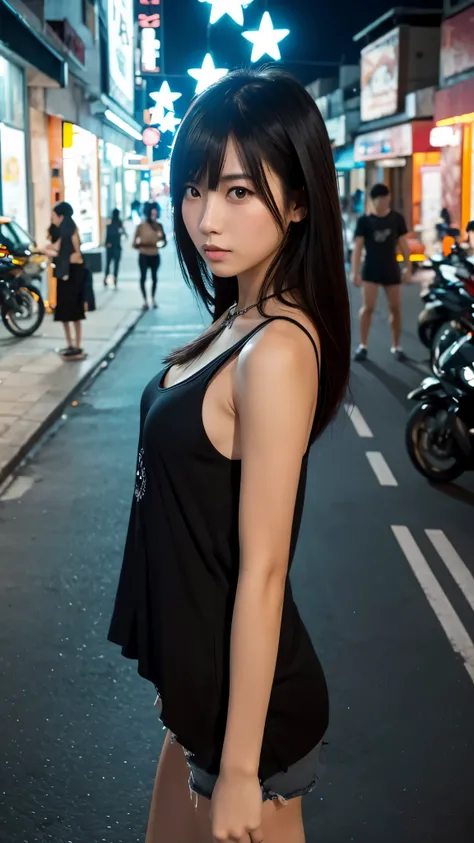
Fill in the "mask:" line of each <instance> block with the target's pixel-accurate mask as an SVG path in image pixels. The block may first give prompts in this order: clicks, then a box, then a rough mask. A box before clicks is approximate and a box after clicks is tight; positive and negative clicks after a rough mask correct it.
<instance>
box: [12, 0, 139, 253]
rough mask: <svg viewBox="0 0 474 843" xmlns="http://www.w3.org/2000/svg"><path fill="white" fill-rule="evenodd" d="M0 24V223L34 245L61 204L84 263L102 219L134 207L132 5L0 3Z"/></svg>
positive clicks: (113, 1) (95, 245)
mask: <svg viewBox="0 0 474 843" xmlns="http://www.w3.org/2000/svg"><path fill="white" fill-rule="evenodd" d="M0 24H1V26H0V121H1V123H2V125H4V126H5V130H3V129H2V139H1V144H0V155H1V162H2V163H1V167H2V180H1V183H2V189H1V197H0V213H4V214H8V215H9V216H13V217H15V218H16V219H17V220H18V222H21V224H22V225H23V226H24V227H25V228H28V230H29V231H30V232H31V233H32V234H33V236H34V237H35V239H36V241H37V242H38V243H43V242H44V240H45V236H46V229H47V227H48V225H49V220H50V215H51V208H52V206H53V205H54V204H55V203H56V202H58V201H60V200H62V199H66V200H67V201H68V202H70V203H71V205H72V206H73V208H74V214H75V219H76V221H77V224H78V228H79V232H80V236H81V241H82V247H83V249H84V251H85V252H89V253H90V255H91V260H92V261H93V255H94V254H96V255H99V250H100V245H101V243H102V235H103V227H104V222H105V219H106V218H107V216H108V215H109V214H110V211H111V210H112V208H114V207H118V208H119V210H120V212H121V213H122V214H125V215H126V214H127V213H128V212H129V210H130V204H131V201H132V200H133V198H135V182H134V184H133V185H131V184H130V179H128V180H127V178H126V175H125V166H124V164H125V157H126V155H127V153H129V152H132V151H133V150H134V147H135V144H136V143H137V142H138V141H139V140H140V139H141V126H140V125H139V124H137V123H136V122H135V48H136V44H135V23H134V2H133V0H68V3H67V4H66V3H64V2H63V0H8V2H7V0H0ZM2 80H3V84H2ZM14 150H15V154H13V153H14Z"/></svg>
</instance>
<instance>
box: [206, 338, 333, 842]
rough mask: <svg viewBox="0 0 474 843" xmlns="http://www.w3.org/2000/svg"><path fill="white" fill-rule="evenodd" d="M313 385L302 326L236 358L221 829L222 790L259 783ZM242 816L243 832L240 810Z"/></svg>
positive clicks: (222, 796)
mask: <svg viewBox="0 0 474 843" xmlns="http://www.w3.org/2000/svg"><path fill="white" fill-rule="evenodd" d="M317 388H318V372H317V365H316V357H315V353H314V349H313V347H312V345H311V343H310V342H309V340H308V338H307V337H306V336H305V334H304V333H303V332H302V331H300V330H299V329H298V328H297V327H296V326H294V325H290V324H289V323H282V322H274V323H273V324H272V325H270V326H269V327H267V328H266V329H265V331H264V332H261V333H260V334H259V335H258V337H257V338H256V339H255V340H252V341H250V343H249V345H248V346H247V347H246V348H245V349H244V350H243V352H242V353H241V355H240V357H239V360H238V363H237V367H236V374H235V389H234V403H235V411H236V413H237V416H238V421H239V429H240V438H241V458H242V476H241V497H240V513H239V537H240V571H239V579H238V586H237V595H236V600H235V606H234V613H233V620H232V635H231V654H230V698H229V708H228V717H227V727H226V734H225V741H224V748H223V753H222V759H221V768H220V778H219V787H218V789H217V792H216V796H215V798H214V799H213V820H214V822H215V825H213V830H214V831H216V830H222V822H225V823H226V822H227V816H228V814H229V810H230V809H229V801H228V800H229V799H230V797H229V794H230V793H231V792H232V791H235V788H237V789H239V790H242V792H243V793H249V787H248V786H247V785H246V783H247V784H248V783H250V782H255V781H257V785H258V778H257V777H258V769H259V763H260V754H261V748H262V740H263V732H264V727H265V721H266V717H267V710H268V704H269V699H270V693H271V689H272V684H273V678H274V673H275V664H276V658H277V652H278V644H279V638H280V625H281V616H282V607H283V598H284V592H285V584H286V579H287V573H288V557H289V550H290V542H291V531H292V524H293V516H294V508H295V501H296V493H297V489H298V483H299V478H300V472H301V462H302V458H303V455H304V452H305V450H306V448H307V444H308V440H309V434H310V430H311V426H312V420H313V416H314V410H315V405H316V396H317ZM253 792H254V790H252V793H253ZM250 801H251V800H250ZM260 801H261V795H260ZM233 804H235V802H234V801H233ZM242 816H243V815H242ZM243 822H244V827H245V830H246V831H250V828H249V827H248V824H247V825H245V823H246V820H245V818H244V819H243ZM224 830H228V829H224ZM252 839H253V838H252Z"/></svg>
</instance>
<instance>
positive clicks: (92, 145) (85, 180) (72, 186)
mask: <svg viewBox="0 0 474 843" xmlns="http://www.w3.org/2000/svg"><path fill="white" fill-rule="evenodd" d="M63 181H64V198H65V200H66V202H69V204H70V205H72V207H73V209H74V219H75V221H76V224H77V227H78V229H79V235H80V238H81V244H82V248H83V249H84V250H85V251H87V250H91V249H95V248H97V247H98V246H99V244H100V215H99V167H98V139H97V137H96V136H95V135H93V134H92V132H89V131H87V130H86V129H82V128H81V127H80V126H75V125H74V124H72V123H64V124H63Z"/></svg>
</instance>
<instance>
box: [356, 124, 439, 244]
mask: <svg viewBox="0 0 474 843" xmlns="http://www.w3.org/2000/svg"><path fill="white" fill-rule="evenodd" d="M433 127H434V124H433V123H432V122H431V121H428V120H425V121H421V120H420V121H415V122H413V123H402V124H401V125H398V126H391V127H388V128H386V129H378V130H377V131H375V132H367V133H366V134H363V135H359V137H358V138H356V141H355V159H356V161H360V162H363V163H364V164H365V169H366V184H367V190H368V191H370V188H371V187H373V185H374V184H376V183H377V182H383V183H384V184H386V185H387V187H388V188H389V190H390V192H391V194H392V198H393V207H394V208H395V209H396V210H398V211H400V212H401V213H402V214H403V215H404V217H405V219H406V221H407V225H408V227H409V229H411V230H413V231H416V232H417V234H419V236H420V238H421V240H422V242H423V243H424V245H425V246H426V247H427V248H429V247H430V246H431V245H432V243H433V242H434V232H435V226H436V222H437V221H438V217H439V214H440V211H441V205H440V201H441V172H440V153H439V150H438V149H437V148H435V147H434V146H433V145H432V144H431V140H430V137H431V130H432V129H433Z"/></svg>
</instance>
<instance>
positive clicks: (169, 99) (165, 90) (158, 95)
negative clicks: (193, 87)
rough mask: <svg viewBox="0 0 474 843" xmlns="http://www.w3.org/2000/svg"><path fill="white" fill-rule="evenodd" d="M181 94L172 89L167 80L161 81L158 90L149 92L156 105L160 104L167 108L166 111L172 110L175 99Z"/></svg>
mask: <svg viewBox="0 0 474 843" xmlns="http://www.w3.org/2000/svg"><path fill="white" fill-rule="evenodd" d="M182 96H183V95H182V94H179V93H178V92H177V91H172V90H171V88H170V86H169V85H168V82H163V84H162V86H161V88H160V90H159V91H155V92H154V93H153V94H150V97H151V98H152V100H155V102H156V103H157V105H161V106H162V107H163V108H166V109H168V111H174V104H175V102H176V100H179V98H180V97H182Z"/></svg>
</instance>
